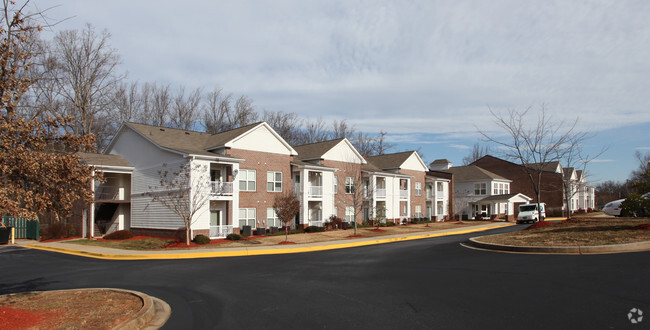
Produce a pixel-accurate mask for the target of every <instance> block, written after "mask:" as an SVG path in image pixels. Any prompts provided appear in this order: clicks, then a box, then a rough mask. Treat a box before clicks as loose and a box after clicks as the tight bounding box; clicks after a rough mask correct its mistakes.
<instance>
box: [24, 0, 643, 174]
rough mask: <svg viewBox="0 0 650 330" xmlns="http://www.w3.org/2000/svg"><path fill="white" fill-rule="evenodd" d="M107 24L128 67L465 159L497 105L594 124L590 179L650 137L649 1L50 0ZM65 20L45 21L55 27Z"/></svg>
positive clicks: (140, 76)
mask: <svg viewBox="0 0 650 330" xmlns="http://www.w3.org/2000/svg"><path fill="white" fill-rule="evenodd" d="M34 4H36V5H37V6H38V7H39V8H41V9H44V8H47V7H51V6H56V7H55V8H52V9H51V10H49V11H48V16H49V17H50V18H51V20H61V19H65V18H69V19H67V20H65V21H63V22H62V23H60V24H58V25H57V26H55V27H54V29H53V31H54V32H56V31H58V30H63V29H81V28H83V26H84V24H86V23H87V22H89V23H91V24H93V25H94V26H95V27H96V28H97V29H107V30H108V31H109V32H110V33H111V34H112V38H111V44H112V45H113V47H115V48H116V49H118V51H119V54H120V55H121V57H122V61H123V63H122V69H123V70H124V71H128V77H129V79H130V80H137V81H140V82H153V81H156V82H159V83H165V84H167V83H169V84H172V86H174V85H184V86H187V87H188V88H196V87H200V88H203V89H206V90H211V89H213V88H215V87H221V88H223V89H224V90H225V91H227V92H232V93H235V94H238V95H239V94H245V95H248V96H249V97H251V98H252V99H254V100H255V106H256V107H257V108H258V109H259V110H260V111H261V110H264V109H267V110H275V111H278V110H281V111H285V112H296V113H298V114H299V115H300V116H302V117H306V118H312V119H315V118H319V117H320V118H323V119H326V120H332V119H339V120H340V119H347V120H348V121H349V122H351V123H353V124H355V125H356V127H357V128H358V129H361V130H363V131H365V132H368V133H374V132H378V131H379V130H380V129H383V130H385V131H387V132H388V133H389V139H391V140H392V141H393V142H395V143H397V148H396V149H395V151H400V150H406V149H417V148H418V147H420V148H421V151H422V152H423V154H424V156H425V160H427V161H433V160H435V159H438V158H447V159H449V160H451V161H452V162H453V163H455V164H457V165H460V163H461V160H462V158H463V157H464V156H466V155H467V154H468V153H469V151H470V150H471V149H470V148H471V146H472V145H473V144H474V143H475V142H477V141H478V139H479V136H478V134H477V132H476V128H477V127H478V128H480V129H482V130H485V131H488V132H491V134H498V130H496V126H495V125H494V124H493V122H492V119H491V117H490V113H489V109H490V108H491V109H493V110H495V111H497V112H499V111H505V110H507V109H524V108H526V107H529V106H539V105H540V104H542V103H543V104H544V105H545V107H546V108H547V110H548V112H549V113H550V114H551V115H552V116H553V117H554V118H556V119H558V120H562V119H564V120H568V121H571V120H574V119H575V118H576V117H578V118H579V127H578V129H579V130H582V131H588V132H590V133H593V134H595V137H594V138H592V139H590V140H589V141H588V144H587V145H586V146H585V147H586V149H587V150H588V151H590V152H591V153H592V154H593V153H596V152H598V151H599V150H600V149H601V148H602V147H608V150H607V151H606V152H605V153H604V154H602V155H601V156H600V157H599V159H597V160H596V161H595V162H593V163H591V164H590V166H589V169H588V172H589V173H590V177H589V180H591V181H592V182H593V183H597V182H598V181H602V180H623V179H625V178H627V177H628V176H629V173H630V171H631V170H633V169H634V168H636V167H637V166H638V163H637V162H636V160H635V158H634V152H635V151H636V150H639V151H641V152H644V153H646V152H650V134H649V133H648V132H650V111H649V107H650V93H649V92H648V91H650V79H648V77H650V61H648V59H649V58H650V24H647V18H648V17H650V2H648V1H499V0H494V1H462V0H461V1H430V0H427V1H381V0H376V1H354V0H347V1H298V0H296V1H292V0H286V1H214V2H212V1H182V2H181V1H164V0H161V1H143V0H138V1H123V0H112V1H89V0H84V1H74V0H68V1H56V0H54V1H38V0H35V2H34ZM54 32H48V31H46V32H45V33H44V37H45V38H49V37H51V35H53V33H54Z"/></svg>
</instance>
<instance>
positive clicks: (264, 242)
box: [65, 221, 491, 250]
mask: <svg viewBox="0 0 650 330" xmlns="http://www.w3.org/2000/svg"><path fill="white" fill-rule="evenodd" d="M488 223H491V221H462V222H436V223H429V224H422V223H420V224H410V225H408V226H390V227H381V231H375V230H374V227H365V228H359V229H358V233H357V236H356V237H352V236H353V235H354V230H353V229H347V230H331V231H325V232H320V233H301V234H292V235H289V239H288V240H289V241H291V242H293V243H296V244H305V243H317V242H327V241H338V240H349V239H354V238H357V237H361V238H363V237H378V236H387V235H395V234H410V233H423V234H426V233H427V232H430V231H436V230H444V229H454V228H458V229H464V228H466V227H472V226H478V225H484V224H488ZM284 240H285V238H284V234H280V235H277V236H252V237H249V238H248V239H246V240H241V241H228V240H224V239H219V240H216V239H215V240H212V241H213V242H212V243H211V244H205V245H196V244H192V246H191V247H189V248H191V249H205V248H231V247H251V246H271V245H278V244H281V243H282V242H284ZM65 243H70V244H85V245H95V246H102V247H108V248H115V249H125V250H160V249H170V248H174V249H187V248H188V247H185V246H184V245H183V244H173V245H172V246H167V245H168V244H170V243H173V241H171V240H163V239H155V238H138V237H135V238H131V239H128V240H120V241H109V240H87V239H83V240H73V241H66V242H65Z"/></svg>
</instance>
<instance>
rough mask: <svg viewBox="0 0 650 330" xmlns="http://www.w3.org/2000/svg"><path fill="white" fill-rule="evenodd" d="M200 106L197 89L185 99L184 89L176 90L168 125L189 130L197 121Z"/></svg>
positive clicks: (199, 92) (199, 96)
mask: <svg viewBox="0 0 650 330" xmlns="http://www.w3.org/2000/svg"><path fill="white" fill-rule="evenodd" d="M200 105H201V89H199V88H197V89H195V90H194V91H193V92H192V93H190V94H189V95H188V96H187V97H185V88H184V87H181V88H179V89H178V94H176V97H174V102H173V104H172V116H171V118H170V125H171V126H172V127H174V128H180V129H184V130H189V129H191V128H192V125H193V124H194V122H195V121H196V120H197V119H198V115H199V109H200Z"/></svg>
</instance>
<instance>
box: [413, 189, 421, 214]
mask: <svg viewBox="0 0 650 330" xmlns="http://www.w3.org/2000/svg"><path fill="white" fill-rule="evenodd" d="M415 196H422V182H416V183H415ZM420 213H422V212H420Z"/></svg>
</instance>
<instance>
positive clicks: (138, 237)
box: [97, 236, 170, 242]
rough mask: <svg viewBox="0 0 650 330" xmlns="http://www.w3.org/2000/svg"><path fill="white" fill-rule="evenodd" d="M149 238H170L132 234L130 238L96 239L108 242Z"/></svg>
mask: <svg viewBox="0 0 650 330" xmlns="http://www.w3.org/2000/svg"><path fill="white" fill-rule="evenodd" d="M149 238H151V239H161V240H165V241H169V240H170V239H167V238H160V237H151V236H133V237H131V238H124V239H104V238H97V240H98V241H106V242H110V241H135V240H137V239H149Z"/></svg>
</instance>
